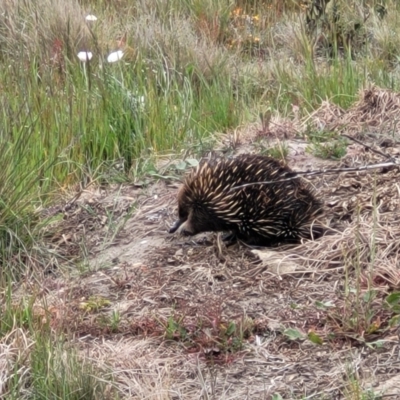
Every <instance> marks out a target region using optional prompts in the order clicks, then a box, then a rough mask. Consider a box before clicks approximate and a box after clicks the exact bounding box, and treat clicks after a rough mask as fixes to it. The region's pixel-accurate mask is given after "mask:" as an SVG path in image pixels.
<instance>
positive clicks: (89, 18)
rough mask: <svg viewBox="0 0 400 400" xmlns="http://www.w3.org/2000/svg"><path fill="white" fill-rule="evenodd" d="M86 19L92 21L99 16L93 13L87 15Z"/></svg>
mask: <svg viewBox="0 0 400 400" xmlns="http://www.w3.org/2000/svg"><path fill="white" fill-rule="evenodd" d="M85 19H86V21H91V22H92V21H93V22H94V21H97V17H96V16H95V15H93V14H89V15H86V17H85Z"/></svg>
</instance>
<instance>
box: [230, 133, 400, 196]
mask: <svg viewBox="0 0 400 400" xmlns="http://www.w3.org/2000/svg"><path fill="white" fill-rule="evenodd" d="M342 136H344V137H346V138H348V139H350V140H353V141H354V142H356V143H359V144H361V145H362V146H364V147H365V148H367V149H369V150H371V151H372V152H374V153H376V154H379V155H380V156H383V157H385V158H386V159H387V160H390V161H388V162H385V163H380V164H370V165H364V166H363V167H349V168H331V169H329V168H327V169H320V170H315V171H310V170H308V171H293V172H290V173H287V174H285V175H286V176H288V178H283V179H278V180H276V181H263V182H252V183H245V184H244V185H239V186H234V187H233V188H231V189H229V192H232V191H234V190H237V189H242V188H245V187H248V186H254V185H269V184H271V183H280V182H287V181H291V180H293V179H297V178H300V176H314V175H323V174H335V173H340V172H357V171H366V170H369V169H375V168H386V167H396V166H397V167H399V166H400V162H399V160H397V159H396V158H394V157H392V156H390V155H389V154H385V153H383V152H381V151H379V150H376V149H373V148H372V147H371V146H368V145H367V144H365V143H362V142H361V141H359V140H358V139H355V138H353V137H351V136H348V135H344V134H342ZM290 175H291V176H290Z"/></svg>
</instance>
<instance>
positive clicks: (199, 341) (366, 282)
mask: <svg viewBox="0 0 400 400" xmlns="http://www.w3.org/2000/svg"><path fill="white" fill-rule="evenodd" d="M369 98H370V97H368V99H369ZM387 103H388V102H387V101H386V103H385V104H387ZM323 107H325V108H327V106H326V104H325V105H323ZM328 108H329V107H328ZM359 108H360V106H359ZM359 108H358V109H359ZM329 110H330V109H329ZM316 115H318V118H321V115H322V111H321V112H320V113H319V114H318V113H317V114H316ZM325 115H330V117H329V118H331V115H336V114H335V113H332V112H331V110H330V111H329V113H325ZM337 115H338V116H340V117H342V116H343V114H342V113H339V114H337ZM363 115H364V114H363ZM353 122H354V121H353ZM295 123H296V121H295V122H293V121H291V124H292V125H290V124H286V125H285V129H286V134H285V141H286V142H287V144H288V148H289V156H288V163H289V165H290V166H291V167H292V168H293V169H301V170H304V169H315V168H321V167H326V166H327V165H335V166H339V165H342V166H354V165H363V164H365V163H373V162H377V161H382V160H381V159H379V156H378V155H376V154H374V153H373V152H371V151H369V150H368V149H365V148H363V146H361V145H359V144H351V145H349V146H348V149H347V156H346V157H345V158H344V159H342V160H341V161H340V163H339V162H332V161H324V160H320V159H318V158H317V157H314V156H311V155H310V154H309V153H307V152H306V151H305V149H306V146H307V143H306V141H304V140H300V139H296V137H295V135H296V134H297V133H298V131H299V130H301V123H300V122H298V126H297V125H296V127H295V128H293V130H292V131H290V129H289V128H290V126H294V125H295ZM274 124H275V125H270V128H269V129H268V130H267V131H266V130H265V127H264V128H263V127H259V126H251V127H248V128H246V129H245V128H244V129H243V132H241V131H238V132H236V138H235V141H234V142H235V146H234V147H235V152H236V153H241V152H254V151H256V146H258V145H259V141H260V135H261V136H263V135H264V136H265V137H264V139H265V140H267V141H268V143H269V144H270V143H274V141H275V142H276V141H277V140H282V134H281V133H282V129H283V128H282V126H281V125H279V120H275V121H274ZM274 126H275V127H278V128H276V129H277V130H274V129H275V128H274ZM288 127H289V128H288ZM228 139H229V138H227V137H224V139H223V140H222V141H221V145H222V144H224V143H225V142H224V143H222V142H223V141H225V140H228ZM264 139H263V138H262V137H261V140H264ZM228 141H229V140H228ZM230 143H232V141H230ZM368 144H369V145H370V146H372V147H373V146H375V143H374V142H373V141H372V140H370V139H369V140H368ZM385 151H386V152H388V153H389V154H391V155H392V156H396V155H397V154H398V153H399V151H400V148H399V147H398V146H397V147H396V145H395V143H392V146H391V147H389V148H387V147H385ZM311 182H312V184H313V185H314V187H315V188H316V191H317V193H318V195H319V196H321V197H322V198H324V199H325V202H326V208H327V219H326V224H327V225H328V226H330V227H331V228H332V232H331V233H330V234H328V235H326V236H324V237H323V238H321V239H319V240H317V241H308V242H304V243H302V244H301V245H298V246H294V247H293V246H292V247H288V246H286V247H278V248H273V249H264V250H263V249H256V250H254V249H251V248H248V247H245V246H243V245H242V244H240V243H238V244H235V245H233V246H231V247H228V248H227V247H225V245H224V244H223V243H222V242H221V239H220V237H219V235H216V234H202V235H198V236H197V237H195V238H189V239H188V238H181V237H178V236H174V235H168V234H167V229H168V227H169V226H170V225H171V223H172V222H173V220H174V219H175V217H176V198H175V196H176V188H177V185H176V184H175V183H173V182H170V181H159V182H158V183H153V184H151V185H149V186H148V187H139V188H138V187H133V186H122V187H109V188H106V189H96V190H92V191H89V190H88V191H87V192H86V193H82V195H81V196H80V198H79V199H78V200H77V201H76V202H75V203H74V204H73V205H72V206H70V208H69V210H68V211H65V212H64V219H63V221H62V222H59V223H58V225H56V226H57V229H56V232H57V234H53V236H52V241H51V243H50V244H49V245H51V246H53V248H54V251H57V252H58V253H59V254H62V255H63V256H64V257H65V258H67V257H69V259H70V260H74V259H75V260H77V259H78V258H77V257H78V255H79V254H81V251H82V248H84V249H85V250H86V252H87V260H88V262H87V265H86V267H85V268H86V269H87V271H86V272H85V273H84V274H79V276H75V277H74V274H72V276H71V277H70V278H69V279H67V278H65V277H64V276H62V275H61V274H59V273H58V272H57V271H56V273H55V275H54V276H53V275H50V276H48V277H47V278H46V281H45V282H44V283H43V284H44V285H45V287H46V290H45V291H44V293H43V298H44V299H45V301H46V304H47V306H48V309H49V311H50V316H51V324H52V326H53V327H54V328H57V329H62V330H64V331H66V332H68V333H71V334H72V335H73V337H74V338H75V340H76V342H77V345H78V346H79V348H80V349H81V352H82V356H83V357H88V358H89V359H91V360H92V361H93V362H94V363H96V364H98V365H99V366H101V367H102V368H105V369H109V371H110V373H111V374H112V376H113V378H114V380H115V382H116V385H117V387H118V390H120V391H121V393H122V394H123V396H124V398H138V399H142V398H168V399H178V398H182V399H194V398H203V397H204V398H215V399H217V398H218V399H243V398H249V399H250V398H251V399H256V398H257V399H258V398H265V399H269V398H271V396H272V395H273V394H276V393H279V394H280V395H281V396H282V397H283V398H287V399H289V398H304V396H305V398H319V399H320V398H329V399H334V398H335V399H336V398H338V399H339V398H344V397H346V396H347V398H352V397H351V394H352V393H353V392H355V391H357V390H361V389H360V388H362V390H367V389H369V388H374V387H375V388H377V389H376V390H381V389H382V390H386V389H387V385H386V386H385V385H384V382H386V381H388V380H389V379H390V380H395V379H396V378H397V377H398V375H399V374H400V362H399V359H398V350H399V348H398V333H397V326H398V320H397V319H396V318H397V314H396V312H395V311H394V308H393V307H392V308H391V307H390V305H389V304H388V303H387V301H386V300H385V299H386V298H387V296H388V294H389V293H391V292H393V291H396V290H399V285H400V274H399V269H398V259H399V252H400V244H399V243H400V241H399V238H400V225H399V222H400V217H399V215H400V214H399V200H400V184H399V171H398V170H397V169H388V170H377V171H375V172H357V173H351V174H337V175H326V176H324V175H321V176H317V177H314V178H313V179H312V180H311ZM75 275H77V274H75ZM358 385H360V387H359V386H358ZM390 393H391V392H390ZM302 396H303V397H302Z"/></svg>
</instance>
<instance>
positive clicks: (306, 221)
mask: <svg viewBox="0 0 400 400" xmlns="http://www.w3.org/2000/svg"><path fill="white" fill-rule="evenodd" d="M293 176H295V173H294V172H293V171H292V170H291V169H290V168H289V167H287V166H283V165H281V164H280V162H279V161H277V160H275V159H273V158H271V157H267V156H260V155H248V154H247V155H246V154H245V155H241V156H238V157H236V158H233V159H227V158H212V159H210V160H206V161H202V162H200V163H199V165H198V167H197V168H196V169H195V170H194V171H193V172H191V174H189V176H188V177H187V178H186V180H185V182H184V184H183V186H182V187H181V189H180V190H179V193H178V209H179V210H178V211H179V220H178V221H177V222H176V223H175V224H174V225H173V226H172V228H171V229H170V231H169V232H170V233H174V232H175V231H177V230H179V232H180V233H182V234H184V235H195V234H197V233H200V232H206V231H213V232H219V231H230V232H231V233H232V234H233V236H235V237H236V238H237V239H240V240H242V241H243V242H245V243H248V244H251V245H258V246H268V245H272V244H276V243H288V242H298V241H299V240H300V239H301V238H315V237H317V236H320V235H321V233H322V229H321V226H320V225H318V224H315V219H316V218H317V217H318V216H320V215H321V214H322V212H323V211H322V210H323V206H322V203H321V201H319V200H317V199H316V197H315V196H314V194H313V191H312V190H311V188H310V186H309V185H308V184H307V183H306V182H305V181H304V180H303V179H301V178H295V179H291V180H288V181H285V182H276V183H275V182H273V183H269V184H256V185H250V186H246V187H241V188H237V187H238V186H241V185H244V184H247V183H253V182H254V183H255V182H265V181H279V180H282V179H285V178H288V177H293ZM234 188H235V189H234Z"/></svg>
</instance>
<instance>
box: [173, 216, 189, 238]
mask: <svg viewBox="0 0 400 400" xmlns="http://www.w3.org/2000/svg"><path fill="white" fill-rule="evenodd" d="M168 232H169V233H175V232H178V233H180V234H181V235H185V236H190V235H194V234H195V233H194V232H193V229H192V227H191V226H190V223H189V221H188V220H186V221H182V220H180V219H178V221H176V222H175V223H174V224H173V225H172V226H171V228H170V229H169V231H168Z"/></svg>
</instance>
